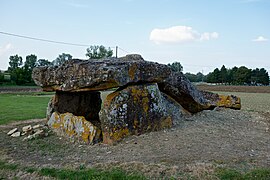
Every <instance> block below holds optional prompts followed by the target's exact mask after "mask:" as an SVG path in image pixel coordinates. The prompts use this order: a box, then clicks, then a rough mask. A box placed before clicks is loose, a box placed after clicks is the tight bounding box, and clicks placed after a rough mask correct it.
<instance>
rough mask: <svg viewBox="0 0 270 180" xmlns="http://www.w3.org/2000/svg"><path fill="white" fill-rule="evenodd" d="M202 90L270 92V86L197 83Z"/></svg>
mask: <svg viewBox="0 0 270 180" xmlns="http://www.w3.org/2000/svg"><path fill="white" fill-rule="evenodd" d="M197 87H198V88H199V89H200V90H206V91H223V92H246V93H270V86H219V85H197Z"/></svg>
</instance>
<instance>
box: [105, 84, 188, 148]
mask: <svg viewBox="0 0 270 180" xmlns="http://www.w3.org/2000/svg"><path fill="white" fill-rule="evenodd" d="M167 98H168V97H164V96H163V95H162V93H161V92H160V91H159V89H158V86H157V84H145V85H136V86H128V87H126V88H125V89H123V90H119V91H116V92H113V93H111V94H109V95H108V96H107V98H106V100H105V101H104V104H103V107H102V110H101V112H100V120H101V125H102V133H103V142H104V143H107V144H112V143H113V142H116V141H119V140H121V139H122V138H123V137H125V136H127V135H132V134H136V135H139V134H143V133H145V132H150V131H157V130H160V129H163V128H170V127H171V126H172V123H173V121H174V120H177V119H181V117H182V115H183V111H182V110H183V109H182V107H181V106H180V105H179V104H178V103H176V102H175V101H172V100H170V99H167ZM168 106H169V107H168ZM172 111H174V113H177V114H175V116H174V115H173V114H172Z"/></svg>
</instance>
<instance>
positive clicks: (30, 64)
mask: <svg viewBox="0 0 270 180" xmlns="http://www.w3.org/2000/svg"><path fill="white" fill-rule="evenodd" d="M36 62H37V56H36V55H34V54H31V55H28V56H26V60H25V63H24V68H25V69H27V70H30V71H31V72H32V70H33V69H34V67H36Z"/></svg>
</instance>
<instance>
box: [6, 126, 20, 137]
mask: <svg viewBox="0 0 270 180" xmlns="http://www.w3.org/2000/svg"><path fill="white" fill-rule="evenodd" d="M16 131H18V128H14V129H11V130H10V131H9V132H8V133H7V135H8V136H10V135H12V134H13V133H15V132H16Z"/></svg>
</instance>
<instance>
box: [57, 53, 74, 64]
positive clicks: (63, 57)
mask: <svg viewBox="0 0 270 180" xmlns="http://www.w3.org/2000/svg"><path fill="white" fill-rule="evenodd" d="M71 59H72V56H71V55H70V54H66V53H62V54H60V55H59V56H58V57H57V58H56V59H55V60H54V61H53V65H55V66H60V65H61V64H63V63H64V62H65V61H68V60H71Z"/></svg>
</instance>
